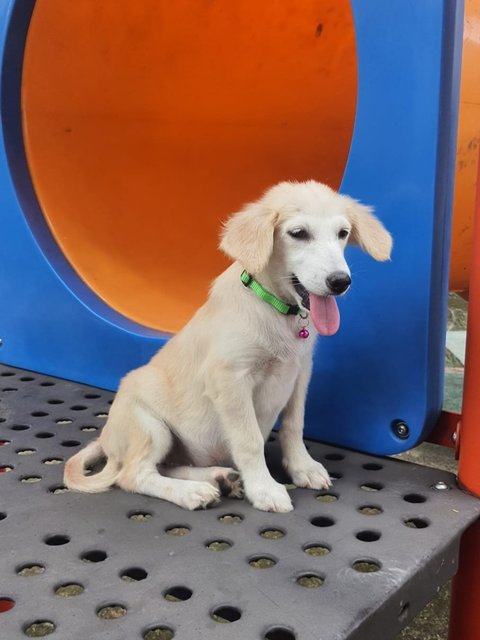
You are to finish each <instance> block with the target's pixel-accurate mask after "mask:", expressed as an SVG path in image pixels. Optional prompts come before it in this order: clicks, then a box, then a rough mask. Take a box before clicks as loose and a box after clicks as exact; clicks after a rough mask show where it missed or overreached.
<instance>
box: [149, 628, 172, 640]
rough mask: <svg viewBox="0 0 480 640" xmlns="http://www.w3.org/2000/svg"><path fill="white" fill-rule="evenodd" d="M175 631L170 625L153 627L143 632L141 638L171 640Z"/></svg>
mask: <svg viewBox="0 0 480 640" xmlns="http://www.w3.org/2000/svg"><path fill="white" fill-rule="evenodd" d="M174 637H175V632H174V631H173V629H171V628H170V627H153V628H152V629H149V630H148V631H145V633H144V634H143V640H172V638H174Z"/></svg>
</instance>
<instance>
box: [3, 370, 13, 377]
mask: <svg viewBox="0 0 480 640" xmlns="http://www.w3.org/2000/svg"><path fill="white" fill-rule="evenodd" d="M14 375H15V373H14V372H13V371H2V373H0V376H1V377H2V378H10V377H12V376H14Z"/></svg>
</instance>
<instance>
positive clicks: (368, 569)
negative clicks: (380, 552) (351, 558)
mask: <svg viewBox="0 0 480 640" xmlns="http://www.w3.org/2000/svg"><path fill="white" fill-rule="evenodd" d="M381 568H382V565H381V564H380V562H379V561H378V560H372V559H370V558H366V559H360V560H356V561H355V562H354V563H353V564H352V569H354V570H355V571H357V572H358V573H376V572H377V571H380V569H381Z"/></svg>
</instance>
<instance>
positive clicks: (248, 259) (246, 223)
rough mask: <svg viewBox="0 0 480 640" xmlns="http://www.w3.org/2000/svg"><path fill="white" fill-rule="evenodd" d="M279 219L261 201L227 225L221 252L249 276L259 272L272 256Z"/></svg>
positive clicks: (247, 207) (223, 232) (235, 216)
mask: <svg viewBox="0 0 480 640" xmlns="http://www.w3.org/2000/svg"><path fill="white" fill-rule="evenodd" d="M277 218H278V213H276V212H274V211H272V210H269V209H267V208H266V207H265V206H264V205H263V204H261V203H259V202H254V203H252V204H249V205H247V206H246V207H245V208H244V209H242V211H240V212H239V213H236V214H234V215H233V216H232V217H231V218H229V219H228V220H227V222H226V223H225V224H224V225H223V230H222V235H221V242H220V249H221V250H222V251H223V252H224V253H226V254H227V256H229V257H230V258H233V260H238V262H240V264H242V265H243V266H244V267H245V269H246V270H247V271H248V272H249V273H259V272H260V271H262V270H263V269H264V268H265V267H266V266H267V262H268V261H269V259H270V256H271V255H272V251H273V236H274V232H275V223H276V221H277Z"/></svg>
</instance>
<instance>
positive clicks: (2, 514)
mask: <svg viewBox="0 0 480 640" xmlns="http://www.w3.org/2000/svg"><path fill="white" fill-rule="evenodd" d="M6 517H7V514H6V513H5V511H0V522H1V521H2V520H5V518H6Z"/></svg>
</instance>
